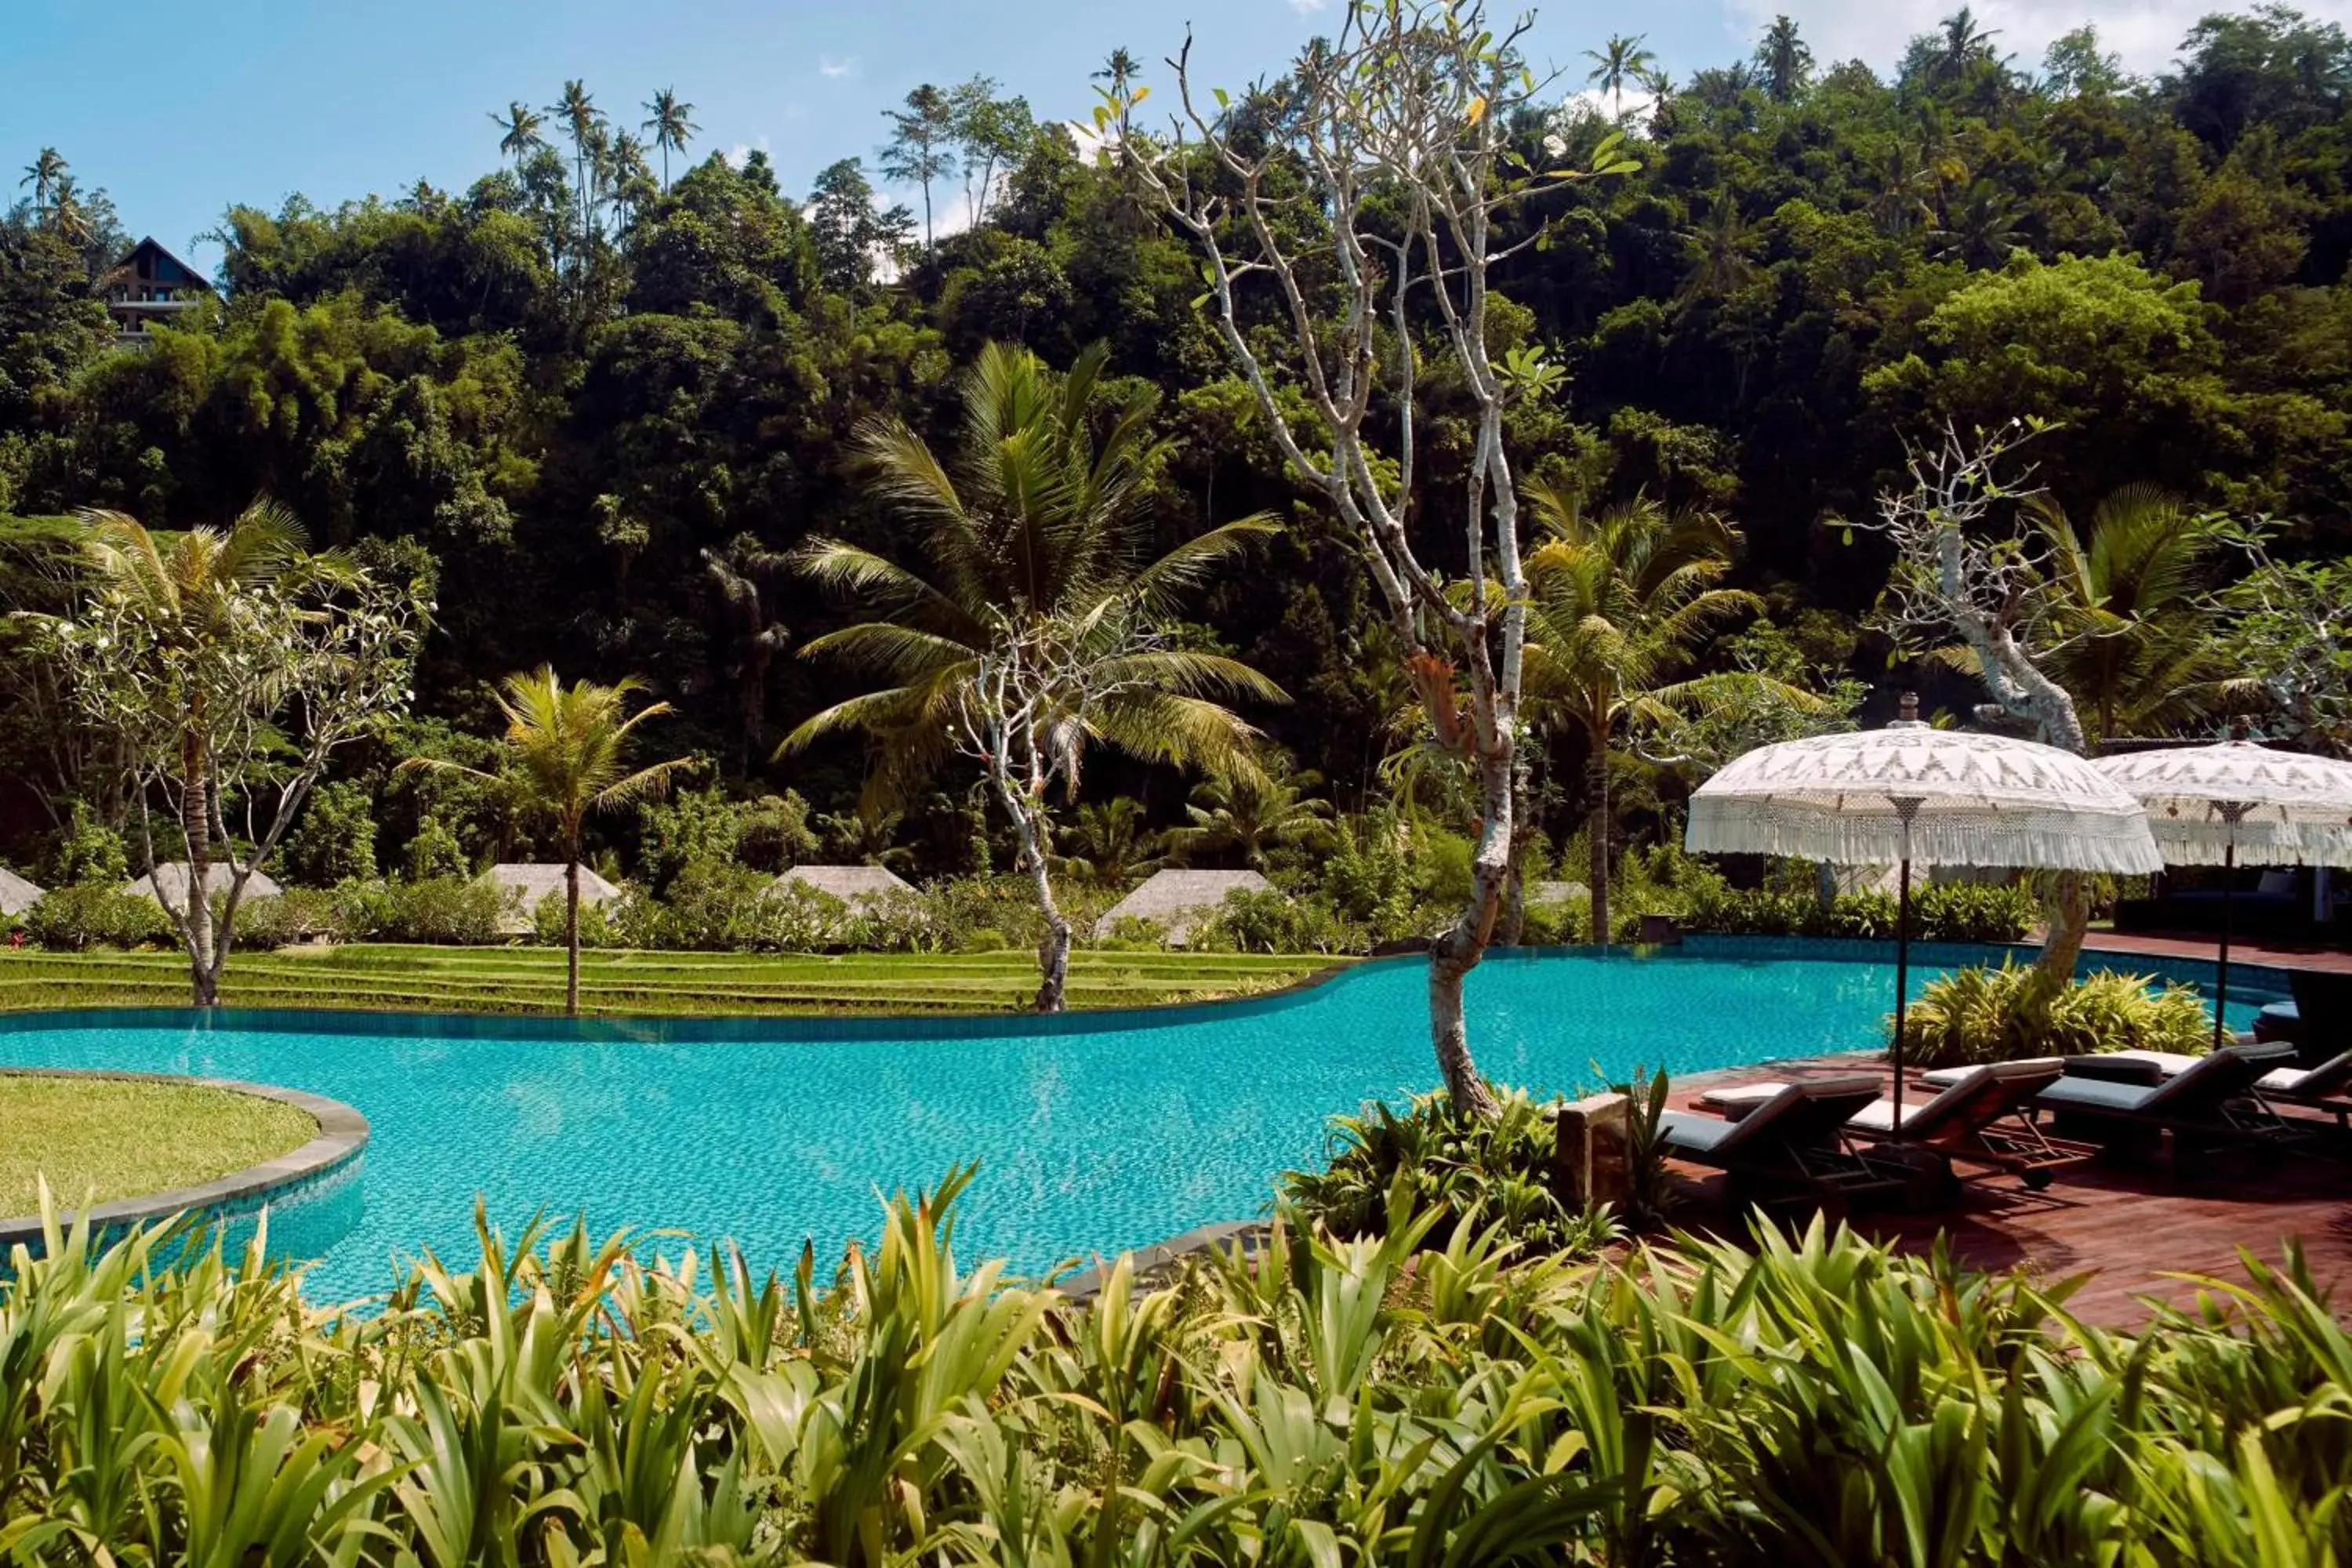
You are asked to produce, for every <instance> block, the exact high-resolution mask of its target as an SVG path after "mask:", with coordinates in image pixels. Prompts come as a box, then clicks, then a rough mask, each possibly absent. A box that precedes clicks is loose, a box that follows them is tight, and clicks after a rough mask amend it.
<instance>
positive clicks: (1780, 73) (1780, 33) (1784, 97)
mask: <svg viewBox="0 0 2352 1568" xmlns="http://www.w3.org/2000/svg"><path fill="white" fill-rule="evenodd" d="M1756 65H1757V68H1758V69H1759V70H1761V71H1762V72H1763V73H1764V90H1765V91H1766V92H1767V93H1769V95H1770V96H1771V98H1772V100H1773V101H1774V102H1775V103H1786V102H1788V101H1789V100H1790V99H1793V98H1795V97H1796V96H1797V94H1798V93H1800V92H1801V91H1803V90H1804V87H1805V79H1806V78H1807V77H1808V76H1810V75H1811V73H1812V68H1813V51H1812V50H1811V48H1810V47H1807V45H1806V43H1805V40H1804V39H1803V38H1802V37H1800V36H1799V35H1798V32H1797V24H1796V23H1795V22H1794V21H1792V20H1790V18H1789V17H1788V16H1786V15H1782V16H1775V17H1773V18H1772V25H1771V26H1769V27H1767V28H1765V29H1764V37H1763V38H1762V40H1761V41H1760V42H1759V43H1758V44H1757V46H1756Z"/></svg>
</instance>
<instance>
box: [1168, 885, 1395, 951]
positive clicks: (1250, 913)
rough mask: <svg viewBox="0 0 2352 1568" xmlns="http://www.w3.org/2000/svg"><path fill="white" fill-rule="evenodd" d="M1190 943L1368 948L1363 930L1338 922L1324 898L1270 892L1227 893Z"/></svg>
mask: <svg viewBox="0 0 2352 1568" xmlns="http://www.w3.org/2000/svg"><path fill="white" fill-rule="evenodd" d="M1188 940H1189V942H1190V944H1191V945H1192V946H1193V947H1195V948H1197V949H1199V950H1201V951H1202V952H1346V951H1349V950H1360V949H1361V948H1362V947H1363V945H1364V937H1363V929H1362V928H1361V927H1360V926H1355V925H1352V924H1350V923H1349V922H1348V921H1342V920H1340V919H1339V916H1338V915H1337V914H1336V913H1335V912H1334V911H1333V910H1332V909H1331V906H1330V905H1329V904H1328V902H1326V901H1325V900H1321V899H1319V898H1311V897H1310V898H1305V899H1297V898H1293V897H1291V896H1290V895H1289V894H1287V893H1283V892H1278V891H1276V890H1275V889H1271V888H1269V889H1264V890H1262V891H1260V890H1254V889H1248V888H1236V889H1234V890H1233V891H1232V892H1230V893H1227V894H1226V895H1225V896H1224V900H1223V902H1221V903H1219V904H1218V906H1217V907H1216V909H1215V910H1213V911H1211V912H1210V913H1209V915H1208V916H1207V917H1206V918H1204V919H1202V921H1200V922H1199V923H1198V924H1197V925H1195V926H1194V927H1193V929H1192V935H1191V937H1190V938H1189V939H1188Z"/></svg>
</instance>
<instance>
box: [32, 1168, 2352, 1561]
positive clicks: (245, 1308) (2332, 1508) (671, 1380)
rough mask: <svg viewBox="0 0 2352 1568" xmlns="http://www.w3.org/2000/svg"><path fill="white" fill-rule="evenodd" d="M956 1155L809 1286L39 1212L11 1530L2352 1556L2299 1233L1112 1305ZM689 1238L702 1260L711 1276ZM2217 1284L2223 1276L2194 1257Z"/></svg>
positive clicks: (1186, 1289)
mask: <svg viewBox="0 0 2352 1568" xmlns="http://www.w3.org/2000/svg"><path fill="white" fill-rule="evenodd" d="M964 1181H965V1177H964V1176H963V1175H962V1174H961V1173H960V1174H957V1175H954V1176H951V1177H950V1180H949V1181H948V1182H947V1183H946V1184H944V1185H943V1186H942V1188H941V1189H940V1192H939V1193H938V1194H935V1195H933V1196H931V1197H929V1198H919V1199H909V1198H905V1197H900V1198H896V1199H894V1200H892V1201H891V1202H890V1203H889V1204H888V1205H887V1207H886V1209H885V1212H884V1215H883V1221H882V1225H881V1227H880V1239H879V1245H878V1246H875V1247H870V1248H859V1249H856V1250H853V1251H852V1252H851V1253H850V1254H849V1256H848V1257H847V1258H845V1260H844V1262H843V1264H842V1266H841V1268H839V1270H838V1271H837V1272H835V1274H834V1275H833V1276H832V1279H831V1282H830V1284H827V1283H826V1282H825V1281H824V1279H823V1278H822V1277H821V1276H820V1275H819V1273H818V1271H817V1269H816V1268H815V1267H814V1262H813V1260H812V1259H810V1258H808V1257H807V1256H806V1255H805V1254H804V1255H803V1258H802V1260H801V1262H800V1266H799V1268H797V1270H796V1271H795V1272H794V1273H793V1275H792V1276H791V1278H789V1279H781V1280H780V1279H776V1278H775V1277H773V1276H768V1277H765V1278H762V1277H761V1276H759V1275H757V1274H754V1273H753V1272H752V1271H751V1268H750V1267H749V1266H748V1265H747V1264H746V1263H745V1261H744V1260H743V1259H742V1258H740V1257H739V1256H737V1255H736V1254H734V1253H733V1252H731V1251H728V1250H724V1249H722V1250H719V1251H717V1252H714V1253H713V1254H712V1255H710V1256H709V1258H707V1259H688V1260H685V1261H682V1262H678V1263H661V1262H656V1261H649V1260H648V1259H649V1258H651V1257H653V1256H654V1254H655V1251H656V1249H654V1248H652V1247H641V1246H640V1243H641V1242H642V1241H643V1240H645V1239H646V1238H643V1237H635V1236H629V1235H619V1236H615V1237H612V1238H610V1239H609V1240H606V1241H604V1242H603V1243H602V1244H599V1243H597V1242H595V1241H593V1240H592V1239H591V1238H590V1237H588V1236H587V1235H586V1234H585V1233H584V1232H583V1231H582V1230H579V1229H574V1230H572V1231H571V1232H569V1233H556V1232H551V1231H547V1230H542V1229H541V1228H539V1227H537V1226H533V1227H532V1228H530V1230H528V1231H526V1232H525V1233H524V1234H523V1235H522V1236H520V1237H517V1238H514V1239H512V1240H510V1241H509V1240H508V1239H505V1238H502V1237H499V1235H498V1234H497V1233H496V1232H495V1231H491V1230H488V1229H487V1228H486V1229H485V1230H484V1231H483V1233H482V1236H481V1241H480V1247H479V1252H478V1257H477V1258H474V1259H472V1260H470V1261H463V1262H461V1261H458V1260H454V1259H443V1258H433V1257H428V1258H425V1259H424V1260H423V1261H421V1262H419V1263H416V1264H415V1265H413V1266H411V1267H409V1268H407V1269H406V1271H405V1272H404V1274H403V1275H402V1276H401V1277H399V1278H398V1279H397V1281H396V1283H395V1284H394V1289H392V1290H391V1292H390V1294H389V1295H388V1296H387V1297H386V1298H384V1299H383V1300H382V1301H381V1302H380V1303H378V1309H379V1310H373V1311H371V1312H368V1313H365V1314H355V1313H349V1312H343V1311H338V1310H321V1309H320V1308H318V1307H316V1306H315V1305H313V1304H310V1303H309V1302H306V1301H305V1300H303V1299H302V1295H301V1291H300V1288H299V1282H298V1281H297V1279H295V1278H293V1277H292V1276H289V1274H287V1273H285V1272H284V1271H282V1270H279V1269H278V1268H273V1267H271V1266H270V1265H268V1263H266V1262H265V1261H264V1258H263V1255H262V1252H261V1250H260V1245H259V1242H258V1240H257V1242H256V1244H255V1246H254V1247H253V1248H252V1249H250V1250H249V1251H247V1253H246V1254H245V1255H244V1256H243V1257H242V1258H234V1257H229V1256H225V1255H224V1253H223V1251H222V1249H221V1248H220V1247H219V1246H218V1244H217V1243H213V1244H209V1245H205V1246H200V1247H194V1248H191V1249H185V1250H184V1249H183V1247H182V1245H181V1242H180V1239H179V1237H176V1236H173V1235H167V1234H163V1233H158V1232H152V1231H142V1232H138V1233H135V1234H133V1235H132V1236H131V1237H127V1238H125V1239H123V1240H121V1241H120V1242H117V1243H115V1244H113V1245H110V1246H105V1247H101V1246H99V1245H97V1244H95V1243H94V1242H93V1240H92V1239H91V1238H90V1237H89V1235H88V1234H87V1233H84V1232H74V1233H65V1232H62V1231H60V1230H59V1229H58V1227H57V1226H55V1224H54V1222H53V1223H52V1224H51V1226H50V1227H49V1233H48V1235H47V1237H45V1239H44V1246H43V1248H42V1250H41V1254H40V1255H39V1256H35V1255H34V1253H32V1252H31V1251H29V1250H24V1251H19V1252H18V1253H17V1254H16V1258H15V1260H14V1265H13V1268H12V1269H11V1270H10V1273H9V1276H8V1278H7V1279H5V1281H0V1343H5V1345H6V1346H7V1347H8V1351H9V1353H8V1354H7V1355H5V1357H0V1456H5V1461H6V1462H5V1464H0V1550H5V1551H6V1552H8V1553H9V1554H10V1556H11V1558H12V1560H14V1561H19V1562H24V1563H52V1562H56V1563H83V1562H106V1561H111V1562H121V1563H134V1562H152V1563H163V1562H170V1563H288V1564H292V1563H310V1562H322V1563H341V1564H347V1565H349V1568H375V1565H390V1564H394V1563H421V1564H431V1565H435V1568H457V1565H458V1564H470V1563H491V1564H499V1565H502V1568H503V1565H511V1564H519V1563H581V1564H584V1563H605V1564H621V1563H648V1564H650V1563H707V1564H715V1563H803V1562H811V1561H815V1562H823V1563H834V1564H842V1565H852V1568H881V1565H882V1564H885V1563H924V1564H927V1565H929V1564H939V1565H954V1568H962V1565H978V1564H982V1563H987V1564H1000V1563H1137V1564H1145V1563H1149V1564H1167V1565H1170V1568H1175V1565H1184V1568H1211V1565H1223V1564H1236V1563H1263V1564H1273V1563H1296V1564H1301V1565H1309V1564H1318V1563H1356V1564H1370V1565H1377V1568H1390V1565H1395V1568H1404V1565H1407V1564H1412V1565H1414V1568H1419V1565H1422V1564H1430V1565H1436V1564H1444V1563H1455V1564H1464V1565H1468V1564H1474V1563H1497V1564H1499V1563H1545V1564H1549V1563H1562V1564H1565V1563H1611V1564H1633V1563H1659V1564H1667V1563H1787V1564H1791V1565H1796V1564H1806V1565H1814V1564H1842V1563H1936V1564H1950V1565H1955V1568H1958V1565H1964V1564H1986V1565H1993V1564H2010V1563H2034V1564H2037V1565H2050V1568H2074V1565H2076V1564H2083V1565H2089V1564H2101V1565H2105V1564H2114V1563H2134V1564H2148V1565H2150V1568H2173V1565H2187V1564H2209V1563H2210V1564H2240V1563H2242V1564H2247V1565H2249V1568H2252V1565H2253V1564H2257V1563H2264V1564H2267V1563H2288V1562H2293V1563H2324V1562H2331V1561H2333V1562H2340V1561H2342V1560H2343V1559H2344V1556H2345V1554H2346V1553H2347V1552H2352V1507H2347V1476H2352V1422H2347V1421H2346V1420H2345V1419H2344V1418H2343V1415H2342V1413H2343V1412H2344V1411H2345V1410H2347V1408H2352V1331H2347V1329H2346V1327H2345V1326H2344V1324H2343V1323H2342V1322H2341V1321H2338V1319H2337V1317H2336V1310H2335V1306H2334V1304H2333V1303H2332V1302H2330V1301H2329V1300H2328V1299H2327V1298H2326V1296H2324V1295H2323V1294H2322V1293H2321V1292H2320V1291H2319V1290H2318V1289H2317V1288H2316V1287H2315V1285H2314V1283H2313V1281H2312V1279H2311V1278H2310V1276H2309V1274H2308V1272H2307V1271H2306V1270H2305V1268H2303V1266H2302V1264H2301V1262H2300V1260H2299V1259H2297V1258H2294V1256H2293V1255H2292V1254H2290V1256H2289V1258H2288V1262H2287V1265H2286V1266H2285V1267H2284V1268H2267V1267H2263V1266H2261V1265H2255V1266H2254V1267H2253V1268H2252V1269H2251V1271H2250V1272H2251V1284H2250V1285H2249V1286H2248V1287H2247V1288H2245V1289H2242V1290H2232V1291H2230V1292H2229V1293H2228V1294H2229V1296H2230V1299H2231V1302H2232V1306H2233V1309H2234V1310H2232V1311H2231V1312H2229V1313H2221V1312H2213V1313H2210V1314H2207V1313H2205V1312H2202V1311H2200V1312H2197V1313H2188V1312H2173V1311H2161V1312H2158V1314H2157V1316H2156V1317H2155V1319H2154V1321H2151V1322H2150V1323H2149V1324H2148V1325H2147V1327H2146V1328H2145V1330H2143V1331H2140V1332H2138V1333H2135V1334H2121V1333H2112V1332H2107V1331H2101V1330H2098V1329H2095V1328H2091V1327H2088V1326H2086V1325H2084V1324H2082V1323H2079V1322H2077V1321H2074V1320H2073V1319H2072V1318H2071V1317H2069V1316H2068V1315H2067V1314H2066V1313H2065V1311H2064V1306H2065V1301H2066V1297H2067V1292H2068V1290H2069V1289H2071V1287H2070V1286H2067V1285H2063V1284H2061V1285H2058V1286H2055V1287H2051V1288H2046V1289H2045V1288H2042V1287H2039V1286H2037V1285H2036V1284H2035V1283H2034V1282H2032V1280H2030V1279H2027V1278H2026V1277H2025V1276H2023V1275H2022V1274H2017V1273H2012V1274H2005V1275H1998V1276H1989V1277H1988V1276H1978V1275H1973V1274H1969V1273H1967V1272H1964V1271H1962V1270H1960V1269H1959V1268H1957V1267H1956V1266H1954V1265H1953V1264H1952V1263H1951V1262H1950V1261H1949V1259H1948V1258H1947V1257H1945V1256H1943V1255H1941V1254H1938V1255H1937V1256H1935V1257H1932V1258H1914V1257H1898V1256H1895V1255H1894V1254H1891V1253H1890V1252H1888V1251H1887V1250H1885V1248H1883V1247H1879V1246H1876V1245H1874V1244H1872V1243H1869V1242H1866V1241H1864V1240H1862V1239H1860V1238H1858V1237H1854V1236H1853V1235H1851V1234H1849V1233H1847V1232H1844V1231H1843V1230H1839V1231H1831V1230H1828V1229H1826V1228H1825V1227H1823V1226H1821V1225H1820V1224H1819V1223H1818V1222H1817V1223H1816V1224H1815V1225H1813V1226H1811V1228H1809V1229H1807V1230H1806V1231H1804V1232H1803V1233H1802V1234H1801V1235H1799V1236H1796V1237H1785V1236H1783V1235H1782V1234H1780V1233H1779V1232H1777V1231H1774V1230H1769V1229H1765V1230H1760V1231H1759V1233H1758V1234H1757V1235H1756V1236H1755V1237H1753V1239H1752V1241H1751V1242H1750V1243H1749V1244H1748V1246H1746V1247H1742V1246H1737V1245H1732V1244H1728V1243H1696V1242H1693V1243H1685V1244H1680V1245H1676V1246H1670V1247H1660V1248H1658V1249H1655V1250H1644V1251H1640V1252H1636V1253H1634V1254H1633V1255H1631V1256H1630V1257H1628V1258H1624V1259H1623V1260H1622V1262H1616V1263H1608V1262H1603V1263H1591V1262H1581V1263H1580V1262H1572V1261H1570V1260H1569V1259H1566V1258H1555V1257H1549V1256H1544V1255H1540V1254H1538V1255H1528V1254H1526V1253H1523V1252H1515V1251H1514V1249H1513V1248H1512V1247H1509V1245H1508V1244H1507V1242H1506V1241H1505V1240H1504V1239H1503V1238H1502V1237H1501V1235H1500V1234H1499V1233H1498V1232H1497V1231H1496V1229H1495V1228H1494V1227H1493V1226H1483V1227H1481V1226H1457V1227H1456V1228H1455V1230H1454V1235H1453V1237H1452V1239H1451V1240H1450V1241H1449V1242H1448V1243H1447V1244H1446V1245H1444V1246H1443V1247H1433V1246H1431V1245H1430V1243H1431V1239H1432V1235H1433V1229H1434V1227H1435V1226H1437V1225H1438V1224H1439V1223H1441V1222H1442V1220H1443V1219H1444V1213H1443V1211H1438V1210H1433V1211H1428V1212H1423V1213H1414V1212H1412V1210H1410V1209H1409V1208H1405V1207H1402V1205H1401V1206H1400V1207H1399V1208H1398V1209H1396V1210H1393V1211H1390V1212H1389V1213H1387V1214H1386V1215H1383V1219H1382V1225H1381V1230H1380V1232H1379V1234H1376V1235H1364V1236H1359V1237H1347V1236H1343V1235H1340V1234H1339V1233H1338V1232H1337V1231H1335V1230H1334V1229H1332V1228H1331V1227H1328V1226H1315V1225H1312V1224H1311V1223H1307V1222H1304V1221H1303V1220H1302V1219H1301V1218H1300V1216H1298V1215H1297V1214H1296V1213H1295V1212H1283V1211H1278V1212H1277V1214H1276V1217H1275V1220H1274V1223H1273V1224H1272V1226H1270V1227H1269V1229H1268V1232H1267V1233H1266V1234H1265V1236H1264V1237H1263V1238H1262V1240H1261V1241H1260V1243H1259V1245H1257V1246H1256V1247H1255V1248H1254V1249H1252V1250H1249V1251H1246V1252H1245V1251H1244V1250H1242V1249H1240V1248H1239V1247H1235V1248H1234V1249H1232V1250H1229V1251H1219V1252H1213V1253H1210V1254H1207V1255H1203V1256H1198V1257H1195V1258H1191V1259H1189V1260H1186V1261H1184V1262H1182V1263H1181V1264H1180V1265H1179V1266H1178V1267H1177V1268H1175V1269H1174V1271H1173V1273H1172V1277H1171V1278H1170V1279H1167V1280H1166V1281H1165V1282H1164V1283H1163V1284H1160V1285H1158V1286H1156V1287H1155V1286H1153V1285H1150V1284H1147V1283H1146V1282H1144V1281H1141V1280H1139V1279H1138V1278H1137V1277H1136V1274H1135V1272H1134V1270H1133V1268H1131V1266H1130V1265H1129V1263H1128V1262H1127V1261H1124V1260H1122V1261H1120V1262H1118V1263H1117V1264H1115V1265H1114V1266H1113V1267H1112V1268H1110V1269H1109V1270H1108V1273H1107V1276H1106V1277H1105V1278H1104V1279H1102V1280H1101V1282H1100V1285H1099V1288H1098V1289H1097V1290H1096V1292H1095V1293H1094V1294H1093V1296H1092V1298H1091V1299H1090V1300H1087V1301H1085V1302H1083V1303H1082V1302H1077V1301H1073V1300H1068V1299H1066V1298H1065V1297H1063V1296H1062V1295H1060V1294H1059V1293H1058V1292H1056V1291H1055V1290H1053V1289H1049V1288H1045V1287H1040V1286H1036V1285H1033V1284H1029V1283H1025V1282H1022V1281H1017V1280H1013V1279H1008V1278H1006V1277H1005V1276H1004V1274H1003V1271H1002V1268H1001V1267H1000V1266H998V1265H996V1264H993V1263H990V1264H983V1265H981V1266H980V1267H978V1268H971V1269H970V1270H968V1271H967V1270H966V1269H965V1268H961V1267H960V1266H959V1264H958V1262H957V1260H956V1258H955V1256H954V1252H953V1249H952V1247H951V1241H952V1237H953V1226H954V1214H955V1205H956V1200H957V1195H958V1193H959V1191H960V1190H961V1187H962V1185H963V1184H964ZM689 1264H691V1266H690V1267H689V1266H688V1265H689ZM2216 1294H2217V1295H2218V1294H2221V1292H2220V1291H2217V1292H2216Z"/></svg>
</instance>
